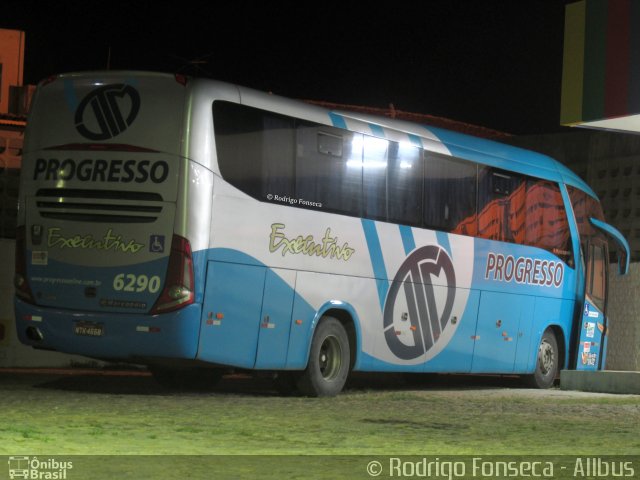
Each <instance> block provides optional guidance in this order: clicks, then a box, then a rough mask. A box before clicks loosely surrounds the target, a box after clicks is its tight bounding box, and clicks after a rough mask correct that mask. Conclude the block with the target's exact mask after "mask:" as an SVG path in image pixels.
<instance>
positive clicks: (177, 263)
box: [151, 235, 194, 315]
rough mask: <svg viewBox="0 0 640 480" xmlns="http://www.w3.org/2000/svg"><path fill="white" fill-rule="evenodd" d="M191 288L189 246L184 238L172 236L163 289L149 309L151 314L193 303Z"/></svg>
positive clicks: (191, 274)
mask: <svg viewBox="0 0 640 480" xmlns="http://www.w3.org/2000/svg"><path fill="white" fill-rule="evenodd" d="M193 288H194V285H193V258H192V256H191V245H190V244H189V240H187V239H186V238H182V237H180V236H179V235H174V236H173V239H172V241H171V254H170V255H169V267H168V269H167V276H166V279H165V282H164V288H163V289H162V292H161V293H160V297H159V298H158V300H157V301H156V303H155V305H154V306H153V308H152V309H151V314H153V315H155V314H158V313H166V312H171V311H173V310H178V309H179V308H183V307H186V306H187V305H189V304H191V303H193V300H194V292H193Z"/></svg>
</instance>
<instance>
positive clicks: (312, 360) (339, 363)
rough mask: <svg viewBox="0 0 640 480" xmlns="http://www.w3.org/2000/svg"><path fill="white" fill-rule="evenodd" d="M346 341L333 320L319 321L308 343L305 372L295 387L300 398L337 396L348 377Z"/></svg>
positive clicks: (342, 331) (339, 327)
mask: <svg viewBox="0 0 640 480" xmlns="http://www.w3.org/2000/svg"><path fill="white" fill-rule="evenodd" d="M350 359H351V354H350V351H349V337H348V336H347V332H346V331H345V329H344V327H343V326H342V324H341V323H340V322H339V321H338V320H337V319H336V318H334V317H328V316H327V317H323V318H322V319H321V320H320V323H319V324H318V327H317V328H316V332H315V334H314V335H313V340H312V341H311V352H310V355H309V363H308V365H307V368H306V369H305V371H304V372H303V373H302V375H301V376H300V378H299V380H298V382H297V386H298V389H299V390H300V392H301V393H302V394H303V395H307V396H310V397H331V396H334V395H337V394H338V393H340V391H341V390H342V388H343V387H344V384H345V383H346V381H347V376H348V375H349V363H350Z"/></svg>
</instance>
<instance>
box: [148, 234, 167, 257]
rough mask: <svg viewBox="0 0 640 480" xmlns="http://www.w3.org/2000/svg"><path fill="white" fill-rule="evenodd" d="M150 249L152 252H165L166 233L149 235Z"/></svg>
mask: <svg viewBox="0 0 640 480" xmlns="http://www.w3.org/2000/svg"><path fill="white" fill-rule="evenodd" d="M149 251H150V252H151V253H164V235H151V236H150V237H149Z"/></svg>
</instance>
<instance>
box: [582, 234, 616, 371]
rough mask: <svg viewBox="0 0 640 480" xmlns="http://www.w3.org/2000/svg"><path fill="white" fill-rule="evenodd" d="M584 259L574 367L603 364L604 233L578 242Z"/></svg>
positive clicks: (605, 301)
mask: <svg viewBox="0 0 640 480" xmlns="http://www.w3.org/2000/svg"><path fill="white" fill-rule="evenodd" d="M582 250H583V255H584V262H585V297H584V304H583V306H582V316H581V322H580V325H579V327H580V335H579V340H578V342H579V343H578V357H577V360H576V370H600V369H601V368H604V356H605V353H606V352H605V351H606V329H607V317H606V306H607V273H608V272H607V270H608V268H607V267H608V258H609V252H608V248H607V242H606V240H605V239H604V236H602V235H600V236H593V237H591V238H590V239H589V241H588V242H587V243H585V244H583V245H582Z"/></svg>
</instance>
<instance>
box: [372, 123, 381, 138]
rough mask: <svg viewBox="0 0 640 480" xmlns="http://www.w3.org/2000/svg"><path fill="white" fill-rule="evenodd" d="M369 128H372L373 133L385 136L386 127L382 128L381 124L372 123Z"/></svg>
mask: <svg viewBox="0 0 640 480" xmlns="http://www.w3.org/2000/svg"><path fill="white" fill-rule="evenodd" d="M369 128H370V129H371V133H373V134H374V135H375V136H376V137H382V138H385V134H384V128H382V127H381V126H380V125H375V124H373V123H370V124H369Z"/></svg>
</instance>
